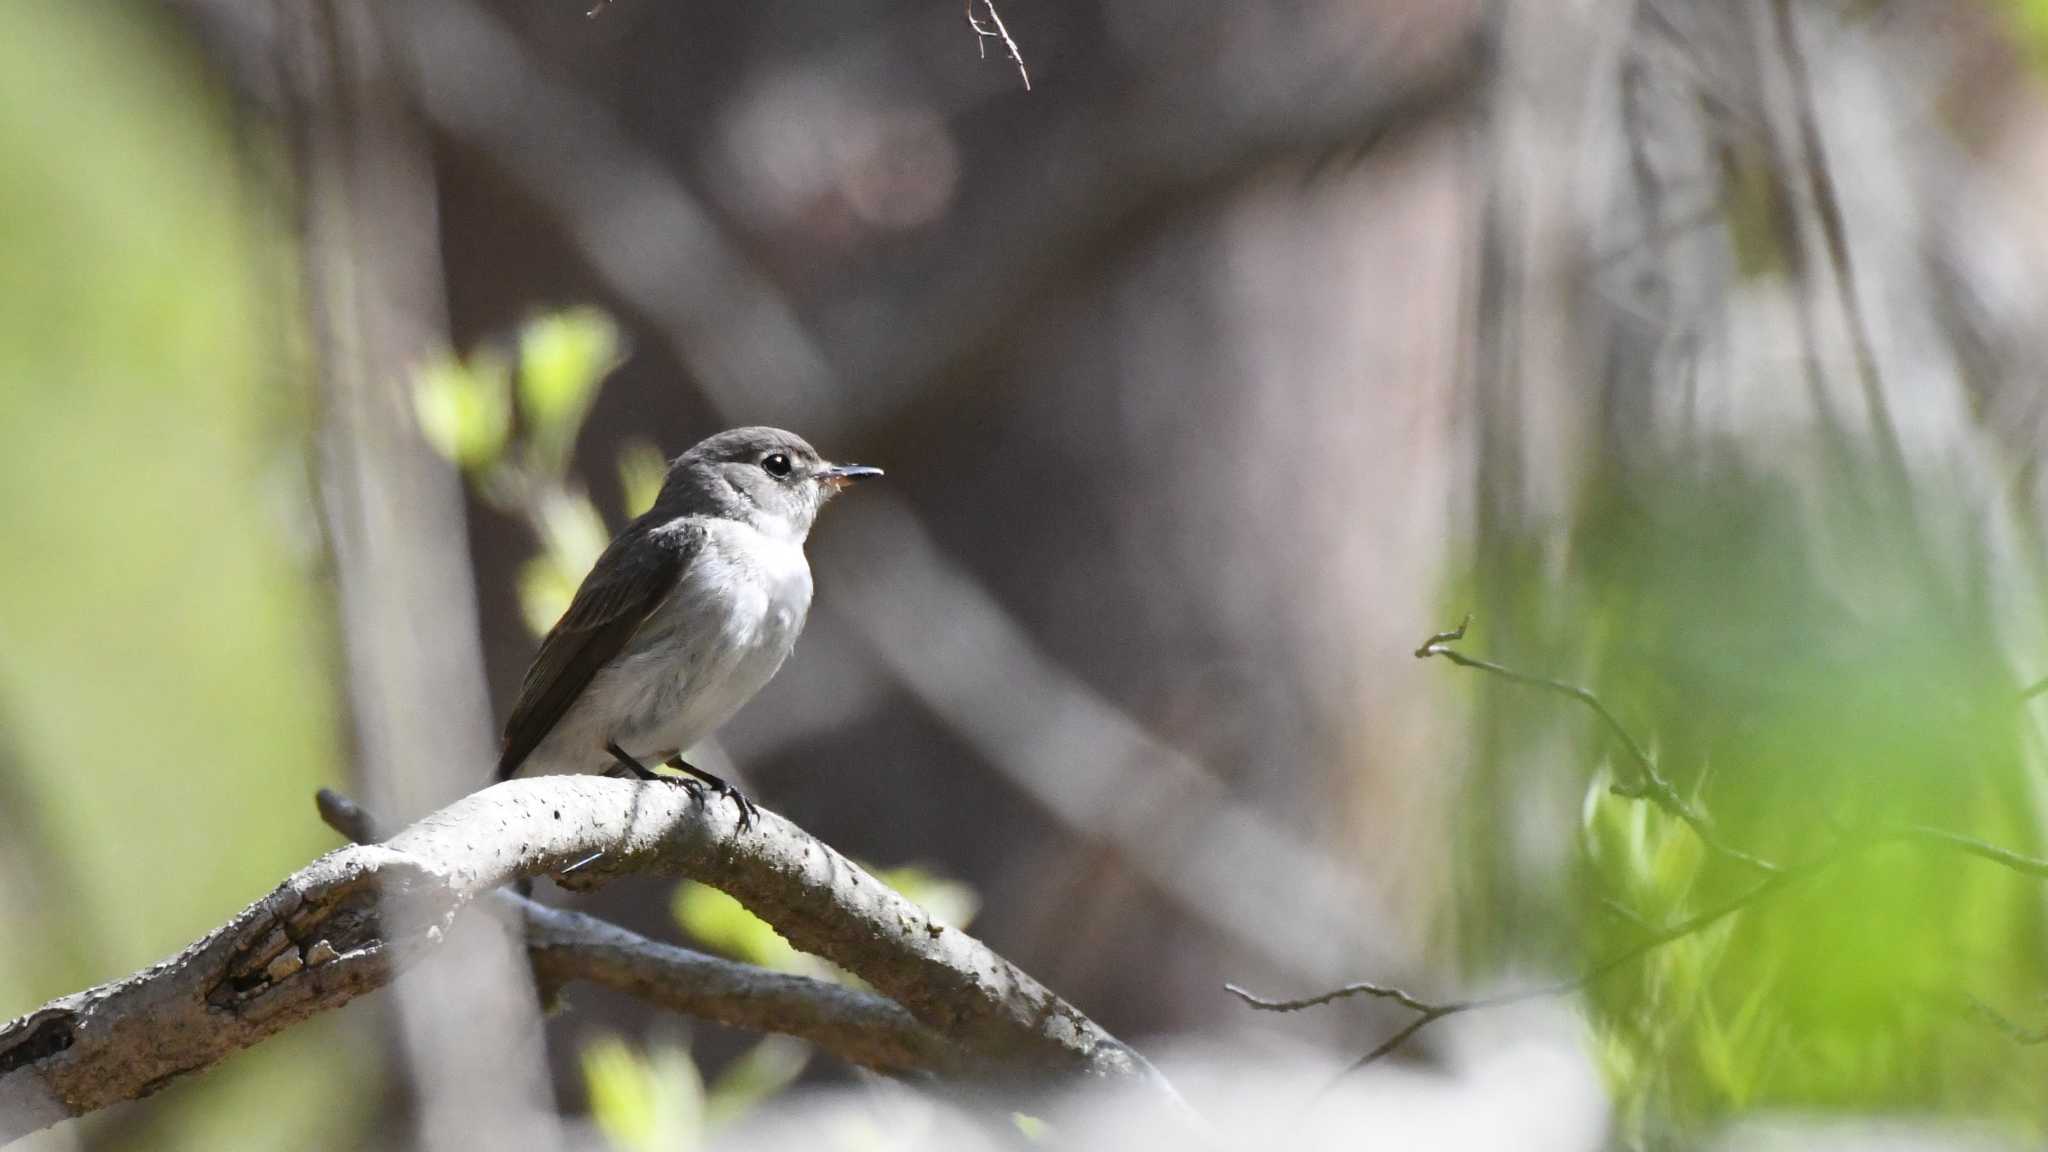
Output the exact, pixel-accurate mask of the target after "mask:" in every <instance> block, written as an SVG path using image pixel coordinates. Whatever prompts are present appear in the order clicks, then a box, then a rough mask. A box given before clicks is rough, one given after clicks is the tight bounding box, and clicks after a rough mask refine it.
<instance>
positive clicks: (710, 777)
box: [664, 752, 761, 831]
mask: <svg viewBox="0 0 2048 1152" xmlns="http://www.w3.org/2000/svg"><path fill="white" fill-rule="evenodd" d="M664 763H666V764H667V765H668V766H669V767H671V768H675V769H677V770H679V771H683V772H688V773H689V774H690V775H692V776H695V777H696V778H697V779H699V780H702V781H703V782H704V783H706V784H708V785H710V786H711V790H712V791H713V792H716V793H718V794H719V795H720V796H730V797H731V798H732V802H733V803H735V804H737V805H739V806H740V830H741V831H745V830H746V829H747V828H748V827H749V826H751V825H752V824H753V823H754V820H755V818H756V817H758V816H760V815H761V809H760V808H759V807H757V806H756V805H755V804H754V802H753V801H752V800H749V799H747V794H746V793H745V792H742V791H740V790H739V789H737V788H735V787H733V786H732V785H730V784H728V783H726V782H725V779H724V778H723V777H721V776H719V775H717V774H715V773H711V772H706V771H705V770H704V769H702V768H699V767H697V766H696V765H695V764H692V763H690V762H689V761H688V760H685V759H683V754H682V753H680V752H678V753H676V754H675V755H674V756H671V757H669V758H668V759H667V760H666V761H664Z"/></svg>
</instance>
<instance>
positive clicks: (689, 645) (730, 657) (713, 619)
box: [545, 520, 811, 772]
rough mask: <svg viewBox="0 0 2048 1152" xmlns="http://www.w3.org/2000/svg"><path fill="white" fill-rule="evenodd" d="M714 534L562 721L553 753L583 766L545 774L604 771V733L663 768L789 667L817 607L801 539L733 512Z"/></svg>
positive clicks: (712, 525)
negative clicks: (766, 530)
mask: <svg viewBox="0 0 2048 1152" xmlns="http://www.w3.org/2000/svg"><path fill="white" fill-rule="evenodd" d="M705 531H706V536H705V540H704V544H703V547H702V548H701V550H699V551H698V552H696V553H695V555H693V556H692V557H691V560H690V563H689V565H688V566H687V567H686V568H685V569H684V572H683V575H682V578H681V579H680V580H679V581H678V583H677V585H676V589H675V591H674V592H672V593H670V594H669V596H668V598H667V599H666V600H664V601H663V602H662V604H661V606H660V607H658V608H657V609H656V610H655V611H654V613H653V615H651V616H650V617H649V618H648V620H647V622H646V623H645V624H643V625H641V627H640V630H639V631H638V632H636V633H634V635H633V638H632V640H631V641H629V643H628V647H627V650H626V652H625V653H623V654H622V655H621V657H620V659H619V660H617V661H616V662H615V663H614V664H613V665H612V666H611V667H609V668H607V669H605V670H604V671H603V672H601V673H599V674H598V676H597V678H596V680H594V681H593V682H592V683H591V685H590V687H589V688H588V689H586V690H585V692H584V693H583V695H582V697H580V698H579V699H578V701H577V703H576V705H575V707H574V708H573V709H572V715H571V716H570V717H565V720H567V721H573V722H572V723H565V724H562V725H558V726H557V730H556V733H555V734H554V735H555V736H559V737H561V738H562V739H560V740H557V739H552V738H551V739H550V741H549V744H550V745H552V747H549V748H547V749H545V750H546V751H548V752H550V753H554V754H556V755H557V756H560V757H563V758H565V759H566V760H567V761H570V762H573V763H574V766H573V767H572V766H570V764H569V763H562V764H560V766H558V767H554V768H551V769H546V770H551V771H586V772H587V771H601V770H603V769H604V768H606V767H607V766H609V763H610V757H609V756H607V755H606V754H605V753H604V752H603V746H604V742H605V741H606V740H616V741H617V742H618V743H619V744H620V746H621V747H623V748H624V749H625V750H626V751H627V752H629V753H631V754H632V755H633V757H634V758H635V759H637V760H639V761H640V762H641V763H643V764H647V765H649V766H650V767H651V766H653V765H654V764H658V763H660V762H661V761H662V760H664V759H667V758H668V757H670V756H673V755H676V754H677V753H680V752H684V751H687V750H688V749H689V748H690V746H691V745H693V744H695V743H697V742H698V741H699V740H702V739H703V738H704V737H706V736H708V735H710V734H711V733H712V731H713V730H714V729H716V728H717V727H718V726H719V725H721V724H723V723H725V722H726V721H727V720H728V719H731V717H732V714H733V713H734V712H737V711H739V709H740V706H741V705H743V704H745V703H746V702H747V701H748V700H751V699H753V697H754V694H755V693H757V692H759V691H760V690H761V687H762V686H763V685H765V684H766V683H768V681H769V679H770V678H772V677H773V676H774V675H775V672H776V669H778V668H780V667H782V661H783V660H784V658H786V657H787V656H788V655H789V652H790V649H791V648H792V647H794V646H795V644H796V638H797V635H798V633H800V632H802V631H803V627H804V617H805V615H806V614H807V613H808V612H809V611H810V607H811V568H810V564H809V563H808V562H807V561H806V560H805V559H804V553H803V546H802V545H801V544H800V543H796V542H793V541H789V540H782V539H776V538H774V537H771V536H768V535H765V534H763V533H761V532H758V531H756V530H755V529H753V528H750V527H748V526H746V525H744V524H740V523H738V522H736V521H732V520H711V521H708V522H707V523H706V529H705ZM586 748H587V749H588V751H587V752H586Z"/></svg>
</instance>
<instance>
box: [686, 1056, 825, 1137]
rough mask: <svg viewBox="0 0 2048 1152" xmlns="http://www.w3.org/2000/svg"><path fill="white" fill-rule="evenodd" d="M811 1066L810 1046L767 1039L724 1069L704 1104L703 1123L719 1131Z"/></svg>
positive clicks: (794, 1079)
mask: <svg viewBox="0 0 2048 1152" xmlns="http://www.w3.org/2000/svg"><path fill="white" fill-rule="evenodd" d="M810 1062H811V1046H810V1045H809V1044H806V1043H804V1042H803V1041H801V1040H798V1039H796V1038H795V1037H792V1036H768V1037H764V1038H763V1039H762V1040H761V1041H760V1042H759V1043H757V1044H755V1045H754V1046H753V1047H751V1048H749V1049H747V1050H746V1051H745V1052H744V1053H742V1054H741V1055H740V1057H739V1058H738V1059H736V1060H734V1061H733V1062H732V1063H731V1064H730V1065H727V1067H726V1069H725V1071H724V1072H722V1073H720V1074H719V1077H718V1079H717V1080H716V1081H714V1082H713V1083H712V1085H711V1090H710V1091H709V1092H708V1093H707V1094H706V1096H705V1101H704V1115H705V1119H706V1122H707V1123H708V1124H709V1126H710V1127H712V1128H720V1127H723V1126H725V1125H727V1124H730V1123H732V1122H733V1121H734V1120H737V1119H739V1118H740V1117H742V1116H745V1115H746V1114H747V1113H749V1112H751V1111H753V1110H754V1109H755V1108H756V1107H758V1106H759V1105H760V1103H761V1102H762V1101H763V1100H766V1099H768V1098H769V1097H770V1096H773V1095H775V1094H776V1093H778V1092H780V1091H782V1090H783V1089H784V1088H787V1087H789V1086H790V1085H791V1084H794V1083H796V1078H797V1077H799V1076H801V1075H803V1073H804V1066H805V1065H806V1064H809V1063H810Z"/></svg>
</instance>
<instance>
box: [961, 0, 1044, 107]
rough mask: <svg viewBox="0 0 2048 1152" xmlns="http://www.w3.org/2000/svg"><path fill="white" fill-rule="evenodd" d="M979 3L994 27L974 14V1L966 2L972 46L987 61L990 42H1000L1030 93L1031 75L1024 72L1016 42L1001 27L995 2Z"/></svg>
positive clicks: (1001, 20)
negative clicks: (986, 11)
mask: <svg viewBox="0 0 2048 1152" xmlns="http://www.w3.org/2000/svg"><path fill="white" fill-rule="evenodd" d="M980 3H981V6H982V7H983V8H986V9H988V18H989V22H990V23H991V24H994V25H995V27H993V28H991V27H989V26H988V24H983V23H982V22H981V18H980V17H978V16H976V15H975V14H974V5H975V0H967V26H968V27H969V28H972V29H974V44H975V47H976V48H978V49H980V51H981V58H982V59H984V60H986V59H988V42H989V41H990V40H1001V41H1002V42H1003V47H1004V48H1005V49H1007V50H1008V51H1009V53H1010V59H1012V60H1014V61H1016V62H1017V75H1018V76H1020V77H1022V78H1023V80H1024V90H1025V91H1026V92H1029V91H1031V73H1029V72H1026V71H1025V70H1024V53H1022V52H1020V51H1018V50H1017V42H1016V41H1015V40H1012V39H1011V38H1010V30H1009V29H1008V28H1005V27H1004V26H1003V15H1002V13H1000V12H997V11H996V5H995V0H980Z"/></svg>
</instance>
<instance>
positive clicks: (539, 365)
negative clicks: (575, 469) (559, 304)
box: [519, 308, 625, 475]
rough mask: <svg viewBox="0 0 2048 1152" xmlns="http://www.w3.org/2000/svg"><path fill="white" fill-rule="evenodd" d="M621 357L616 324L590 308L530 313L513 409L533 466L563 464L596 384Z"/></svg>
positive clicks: (558, 468) (558, 467) (553, 470)
mask: <svg viewBox="0 0 2048 1152" xmlns="http://www.w3.org/2000/svg"><path fill="white" fill-rule="evenodd" d="M624 356H625V341H624V338H623V337H622V336H621V334H620V332H619V328H618V325H616V324H614V323H613V322H612V319H611V317H609V316H607V315H605V314H604V313H603V312H600V311H598V310H597V309H595V308H575V309H571V310H569V311H566V312H556V313H553V314H551V315H546V316H540V317H536V318H535V319H533V320H531V321H529V322H528V323H527V324H526V326H525V327H523V328H521V329H520V331H519V408H520V412H521V414H522V415H524V416H525V417H526V420H527V424H528V425H529V432H528V435H529V436H530V437H531V445H532V450H533V452H534V454H535V456H536V458H537V459H536V460H535V466H536V467H537V468H538V469H539V470H541V471H543V472H548V473H550V474H557V475H558V474H560V473H561V472H563V471H564V470H566V469H567V468H568V466H569V454H570V450H571V449H572V448H573V447H574V446H575V443H576V433H577V432H578V431H579V430H581V429H582V427H583V418H584V416H585V415H587V414H588V413H589V411H590V404H591V401H593V400H594V399H596V397H597V389H598V386H599V385H601V384H603V383H604V378H605V377H607V376H609V375H611V374H612V372H613V371H614V370H616V369H617V368H618V366H619V364H620V363H621V362H622V361H623V359H624Z"/></svg>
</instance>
